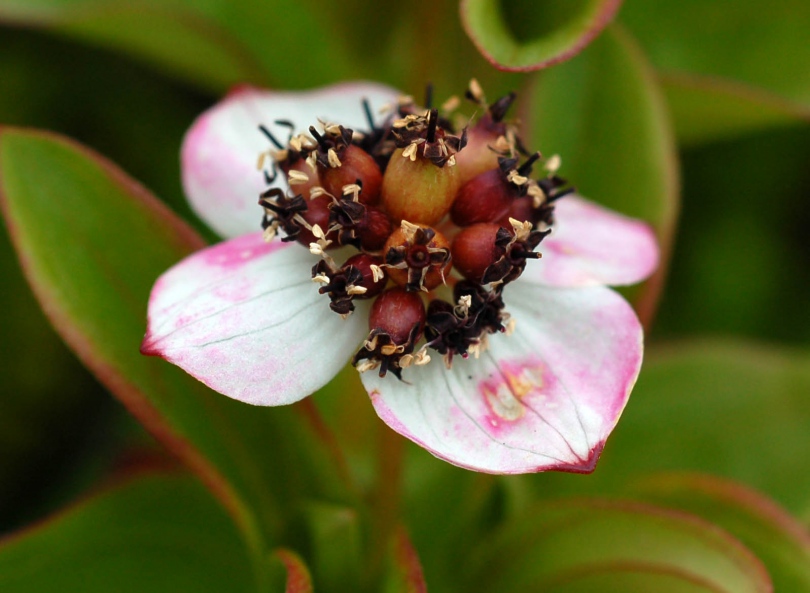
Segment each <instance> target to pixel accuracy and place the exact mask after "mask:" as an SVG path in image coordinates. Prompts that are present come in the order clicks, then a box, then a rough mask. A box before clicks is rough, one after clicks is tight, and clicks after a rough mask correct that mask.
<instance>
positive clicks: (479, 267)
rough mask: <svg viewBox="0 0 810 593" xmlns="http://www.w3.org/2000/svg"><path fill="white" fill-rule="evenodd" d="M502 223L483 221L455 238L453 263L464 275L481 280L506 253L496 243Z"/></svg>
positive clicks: (477, 280) (469, 278)
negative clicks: (490, 267) (488, 269)
mask: <svg viewBox="0 0 810 593" xmlns="http://www.w3.org/2000/svg"><path fill="white" fill-rule="evenodd" d="M500 228H501V225H499V224H495V223H491V222H482V223H478V224H474V225H472V226H469V227H467V228H465V229H462V231H461V232H460V233H459V234H458V235H456V238H455V239H454V240H453V247H452V254H453V264H454V265H455V267H456V269H457V270H458V271H459V272H460V273H461V275H462V276H464V277H465V278H467V279H468V280H472V281H473V282H481V279H482V278H483V277H484V272H486V270H487V268H488V267H489V266H491V265H492V264H493V263H495V262H496V261H498V260H499V259H500V258H501V257H502V256H503V255H504V253H505V250H504V249H503V247H500V246H498V245H496V244H495V240H496V238H497V236H498V230H499V229H500Z"/></svg>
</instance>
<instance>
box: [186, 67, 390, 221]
mask: <svg viewBox="0 0 810 593" xmlns="http://www.w3.org/2000/svg"><path fill="white" fill-rule="evenodd" d="M398 95H399V93H398V92H397V91H396V90H394V89H392V88H390V87H386V86H383V85H380V84H375V83H370V82H353V83H344V84H338V85H334V86H330V87H324V88H321V89H315V90H311V91H300V92H291V91H264V90H259V89H254V88H251V87H240V88H238V89H236V90H234V91H233V92H232V93H231V94H230V95H228V96H227V97H225V99H223V100H222V101H221V102H220V103H218V104H217V105H215V106H214V107H212V108H211V109H209V110H208V111H206V112H205V113H203V114H202V115H201V116H200V117H199V118H197V120H196V121H195V122H194V124H193V125H192V126H191V129H190V130H189V131H188V133H187V134H186V137H185V138H184V140H183V147H182V150H181V161H182V162H181V164H182V169H183V187H184V188H185V190H186V195H187V196H188V199H189V202H190V203H191V206H192V207H193V208H194V210H195V212H197V214H198V215H199V216H200V217H201V218H202V219H203V220H204V221H205V222H206V223H208V225H209V226H210V227H211V228H212V229H214V230H215V231H216V232H218V233H219V234H220V235H222V236H223V237H237V236H239V235H243V234H245V233H250V232H252V231H255V230H257V229H258V228H259V224H260V222H261V214H262V212H261V208H259V206H258V205H257V204H258V200H259V194H261V193H262V192H263V191H264V190H265V189H267V185H266V184H265V182H264V176H263V175H262V172H261V171H259V170H258V169H257V167H256V165H257V161H258V158H259V155H260V153H262V152H264V151H266V150H267V149H268V148H272V145H271V143H270V142H269V141H268V140H267V138H265V137H264V136H263V135H262V134H261V132H260V131H259V125H260V124H262V125H264V126H266V127H267V128H269V129H270V131H271V132H272V133H273V134H274V135H275V136H276V137H277V138H278V140H279V141H281V142H282V143H284V142H286V140H287V138H288V137H289V135H290V130H289V129H288V128H285V127H283V126H279V125H277V124H275V123H274V122H275V121H276V120H279V119H283V120H289V121H291V122H293V124H295V125H296V127H297V131H298V132H306V131H307V129H308V128H309V126H315V127H316V128H318V127H319V125H318V118H320V119H322V120H324V121H327V122H334V123H341V124H343V125H344V126H345V127H347V128H352V129H355V130H358V131H367V129H368V123H367V121H366V116H365V112H364V111H363V106H362V103H361V102H362V100H363V99H368V100H369V102H370V104H371V107H372V109H373V110H374V111H375V112H376V110H378V109H379V108H381V107H382V106H383V105H384V104H386V103H391V102H392V101H394V100H395V99H396V98H397V96H398ZM277 183H279V186H280V187H283V188H284V189H286V183H283V182H282V181H281V178H279V180H278V181H277Z"/></svg>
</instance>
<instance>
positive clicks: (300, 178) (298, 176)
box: [287, 169, 309, 185]
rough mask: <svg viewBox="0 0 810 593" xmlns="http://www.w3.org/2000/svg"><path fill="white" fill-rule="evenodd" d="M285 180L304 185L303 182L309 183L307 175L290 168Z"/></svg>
mask: <svg viewBox="0 0 810 593" xmlns="http://www.w3.org/2000/svg"><path fill="white" fill-rule="evenodd" d="M287 182H288V183H289V184H290V185H304V184H305V183H309V175H307V174H306V173H303V172H301V171H296V170H295V169H291V170H290V172H289V173H287Z"/></svg>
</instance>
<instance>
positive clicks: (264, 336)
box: [141, 233, 368, 406]
mask: <svg viewBox="0 0 810 593" xmlns="http://www.w3.org/2000/svg"><path fill="white" fill-rule="evenodd" d="M315 261H317V260H316V259H315V258H314V257H313V256H312V255H311V254H310V253H309V252H308V251H307V249H306V248H305V247H304V246H302V245H299V244H297V243H282V242H280V241H278V240H276V241H273V242H272V243H265V242H264V241H263V240H262V238H261V233H254V234H252V235H246V236H244V237H239V238H237V239H232V240H230V241H227V242H225V243H220V244H218V245H215V246H213V247H209V248H208V249H204V250H203V251H199V252H197V253H195V254H193V255H191V256H190V257H188V258H186V259H185V260H183V261H182V262H180V263H179V264H177V265H176V266H175V267H173V268H171V269H170V270H169V271H167V272H166V273H165V274H163V276H161V277H160V279H159V280H158V281H157V283H156V284H155V286H154V288H153V289H152V295H151V297H150V299H149V325H148V330H147V335H146V338H144V342H143V346H142V347H141V350H142V352H144V353H145V354H155V355H159V356H162V357H163V358H165V359H166V360H168V361H169V362H172V363H174V364H176V365H178V366H179V367H181V368H183V369H184V370H185V371H187V372H188V373H190V374H191V375H193V376H194V377H196V378H197V379H199V380H201V381H202V382H204V383H205V384H207V385H208V386H210V387H211V388H213V389H215V390H217V391H219V392H221V393H224V394H225V395H227V396H229V397H232V398H234V399H238V400H241V401H244V402H247V403H250V404H256V405H264V406H277V405H283V404H289V403H292V402H295V401H298V400H300V399H302V398H304V397H306V396H307V395H309V394H310V393H312V392H313V391H315V390H316V389H318V388H320V387H322V386H323V385H325V384H326V383H327V382H328V381H329V380H330V379H332V377H334V376H335V375H336V374H337V372H338V371H339V370H340V369H341V368H342V366H343V365H344V364H345V363H346V361H347V360H348V359H349V357H350V356H351V355H352V354H354V351H355V350H356V349H357V347H358V346H359V344H360V342H361V341H362V340H363V338H364V337H365V334H366V332H367V321H366V320H367V312H368V308H367V305H366V304H365V303H362V302H361V303H359V306H358V307H357V309H358V310H357V311H356V312H355V313H354V314H353V315H351V316H349V317H348V318H347V319H345V320H344V319H342V318H341V317H340V316H339V315H338V314H336V313H334V312H332V311H331V310H330V309H329V298H328V297H327V296H325V295H321V294H318V285H317V284H315V283H313V282H312V280H311V268H312V266H313V264H314V263H315Z"/></svg>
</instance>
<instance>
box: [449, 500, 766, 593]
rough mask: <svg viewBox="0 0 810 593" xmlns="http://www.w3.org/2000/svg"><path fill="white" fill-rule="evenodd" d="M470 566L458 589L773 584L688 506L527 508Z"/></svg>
mask: <svg viewBox="0 0 810 593" xmlns="http://www.w3.org/2000/svg"><path fill="white" fill-rule="evenodd" d="M467 566H468V567H469V569H468V572H467V575H466V576H465V578H464V580H463V584H466V585H467V588H462V589H460V590H477V591H487V593H499V592H501V591H504V592H507V591H508V592H512V591H538V592H540V591H542V592H543V593H556V592H558V591H583V590H592V591H600V592H601V591H617V590H622V589H619V588H618V587H619V585H627V584H628V583H631V582H635V583H637V584H644V585H645V587H643V588H640V589H638V590H643V591H713V592H715V593H721V592H722V593H770V592H771V591H772V587H771V582H770V579H769V578H768V573H767V572H766V570H765V568H764V567H763V565H762V563H761V562H760V561H759V560H758V559H757V558H756V556H754V555H753V554H752V553H751V552H750V551H749V550H748V549H747V548H745V547H744V546H743V545H742V544H741V543H740V542H739V541H737V540H736V539H734V538H733V537H731V536H730V535H729V534H727V533H726V532H724V531H722V530H720V529H718V528H717V527H715V526H714V525H711V524H710V523H707V522H706V521H703V520H702V519H698V518H697V517H694V516H691V515H687V514H686V513H681V512H675V511H670V510H666V509H662V508H656V507H652V506H646V505H642V504H637V503H628V502H607V501H600V500H568V501H558V502H546V503H543V504H541V505H538V506H537V507H535V508H530V509H527V511H526V512H525V513H523V514H521V515H519V516H516V517H514V519H513V520H512V521H510V522H509V523H508V524H506V525H505V526H504V528H503V529H502V530H501V531H500V532H499V533H498V534H496V535H495V536H494V537H490V538H488V540H486V541H484V542H483V543H482V544H481V545H480V546H479V549H478V550H477V551H476V553H474V554H473V555H471V556H470V557H469V562H468V563H467ZM585 584H588V585H591V586H592V588H591V589H588V588H586V587H585V586H584V585H585ZM695 584H697V585H700V586H702V588H701V587H697V588H696V587H690V585H695ZM653 585H656V586H661V588H660V589H659V588H649V587H651V586H653ZM625 590H626V589H625Z"/></svg>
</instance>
